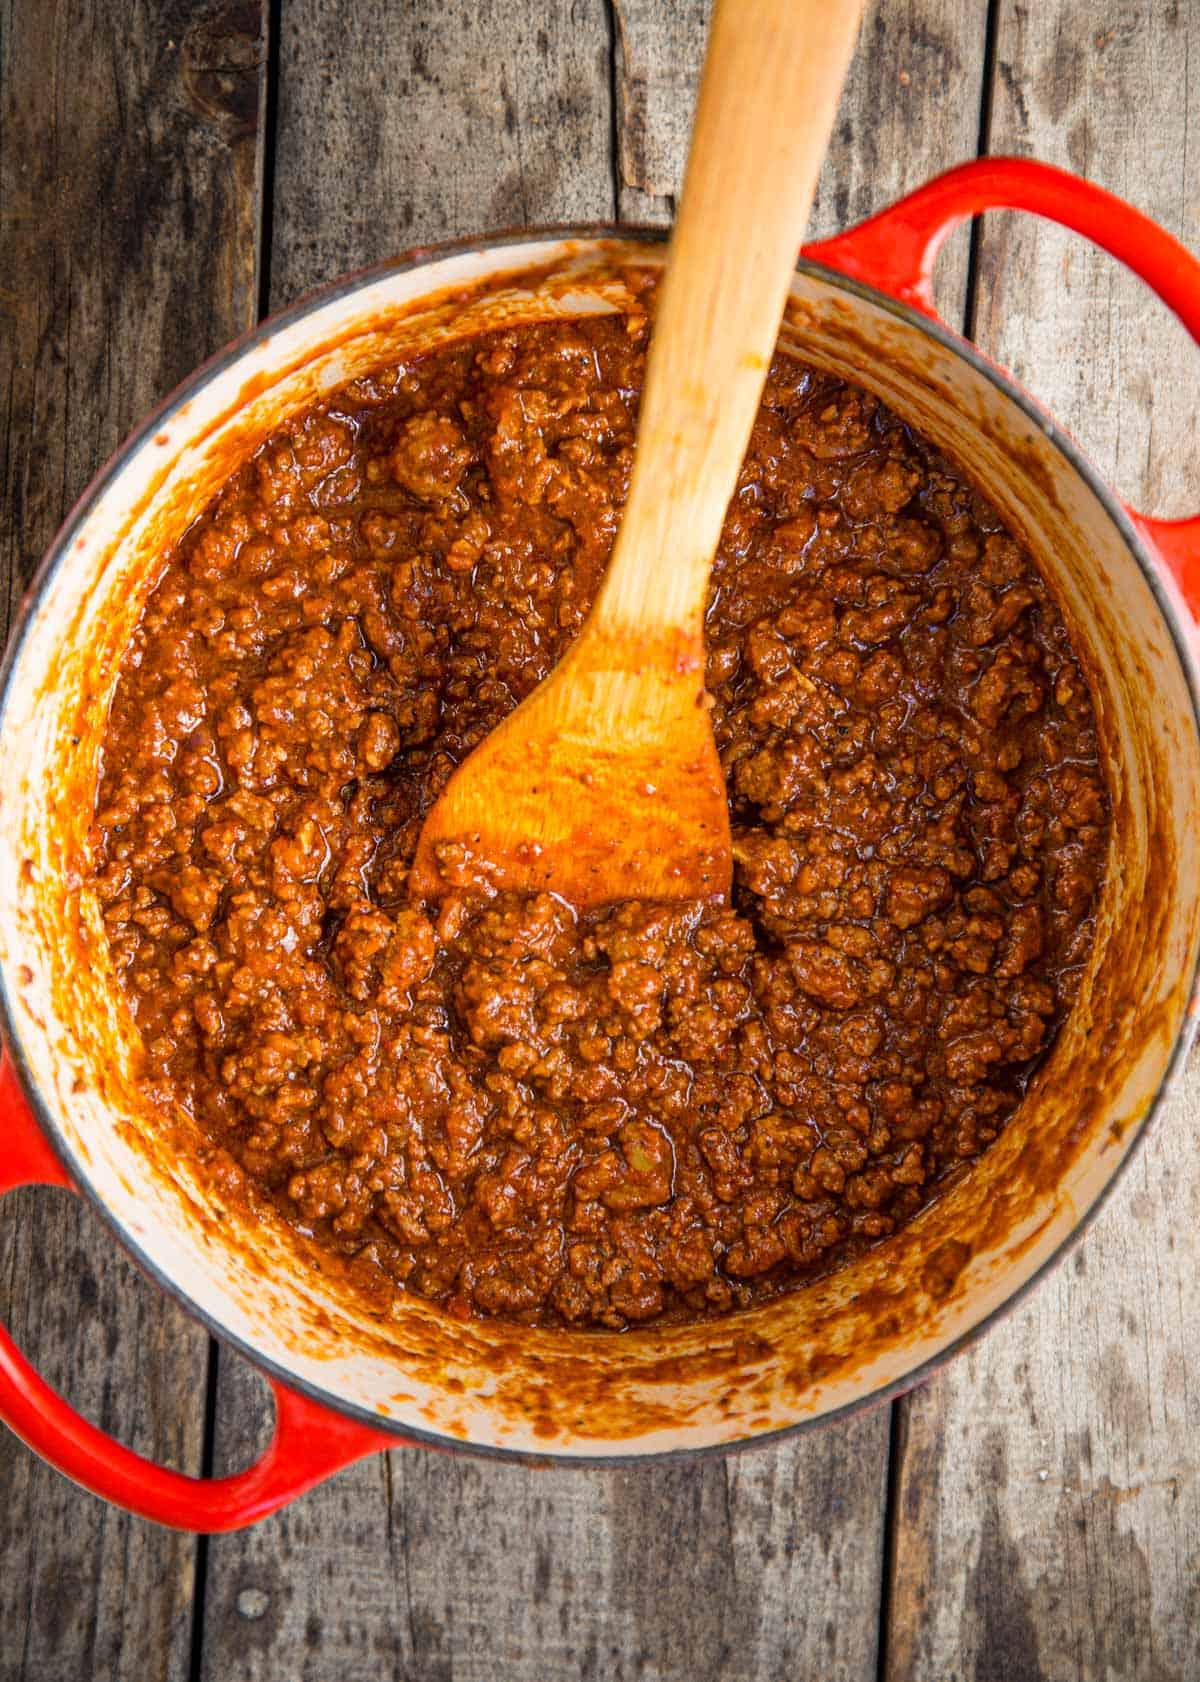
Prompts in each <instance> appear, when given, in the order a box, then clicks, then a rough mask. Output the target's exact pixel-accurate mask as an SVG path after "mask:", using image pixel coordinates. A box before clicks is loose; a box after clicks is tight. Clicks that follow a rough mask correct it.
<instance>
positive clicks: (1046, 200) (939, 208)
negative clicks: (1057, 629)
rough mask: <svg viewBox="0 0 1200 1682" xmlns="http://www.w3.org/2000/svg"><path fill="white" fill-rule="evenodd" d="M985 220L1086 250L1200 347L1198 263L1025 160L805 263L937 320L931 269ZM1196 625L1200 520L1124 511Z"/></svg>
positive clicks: (981, 161)
mask: <svg viewBox="0 0 1200 1682" xmlns="http://www.w3.org/2000/svg"><path fill="white" fill-rule="evenodd" d="M984 210H1027V211H1030V212H1031V213H1032V214H1033V215H1035V216H1045V217H1047V218H1048V219H1049V220H1050V221H1051V222H1058V223H1059V224H1060V225H1061V226H1062V227H1064V228H1070V229H1072V230H1073V231H1074V232H1075V233H1077V234H1083V235H1084V237H1085V238H1086V239H1090V240H1092V241H1093V242H1094V243H1095V244H1096V245H1099V246H1101V247H1102V248H1103V249H1104V250H1105V251H1107V252H1109V254H1110V255H1111V256H1113V257H1116V258H1117V259H1118V260H1119V261H1120V262H1122V263H1124V264H1125V265H1126V267H1127V268H1130V269H1132V270H1133V272H1134V274H1136V275H1138V276H1140V278H1141V279H1142V280H1144V281H1145V282H1146V284H1147V286H1149V287H1150V288H1151V289H1152V290H1153V291H1154V292H1157V294H1158V296H1159V297H1160V298H1161V299H1162V301H1163V303H1164V304H1166V305H1167V306H1168V307H1169V308H1170V309H1172V310H1174V312H1175V314H1176V315H1177V316H1178V317H1179V319H1180V321H1181V322H1182V323H1183V325H1184V326H1185V327H1186V328H1187V330H1188V332H1189V333H1190V334H1191V335H1192V337H1193V339H1195V340H1196V341H1197V342H1198V343H1200V261H1198V260H1197V259H1196V258H1195V257H1194V256H1193V255H1192V253H1191V252H1190V251H1189V250H1188V249H1187V247H1186V246H1184V245H1181V244H1180V242H1179V241H1178V240H1177V239H1175V237H1174V236H1173V235H1172V234H1169V233H1167V231H1166V229H1165V228H1160V227H1159V226H1158V224H1157V223H1156V222H1152V221H1151V220H1150V218H1149V217H1148V216H1143V214H1142V213H1141V211H1140V210H1135V209H1134V208H1133V206H1132V205H1129V204H1126V203H1125V201H1124V199H1119V198H1117V197H1116V196H1115V195H1114V194H1113V193H1108V192H1105V190H1104V188H1103V187H1097V186H1094V185H1093V183H1092V182H1090V181H1084V180H1083V179H1082V177H1080V176H1078V175H1072V174H1070V173H1069V172H1068V171H1067V170H1065V169H1056V168H1055V167H1054V166H1053V165H1052V164H1043V163H1036V162H1034V161H1032V160H1031V159H1028V158H976V159H973V160H972V161H971V162H970V163H965V164H959V165H958V167H957V168H956V169H950V170H947V171H946V173H945V174H944V175H938V176H935V177H934V179H933V180H932V181H928V182H926V184H925V185H924V186H923V187H918V188H917V190H916V192H915V193H909V194H908V195H907V196H906V197H905V198H902V199H897V201H896V203H895V204H893V205H889V206H888V208H887V209H886V210H881V211H879V212H878V214H877V215H875V216H869V217H868V218H867V219H866V221H865V222H859V223H858V224H857V225H856V226H855V227H853V228H848V229H847V230H846V232H845V233H841V234H836V235H834V237H833V238H832V239H826V240H819V241H817V242H816V243H815V244H813V245H808V246H806V247H805V248H804V256H806V257H809V258H811V259H812V260H813V261H814V262H818V263H824V264H826V265H827V266H828V267H829V268H831V269H837V270H838V271H839V272H840V273H841V274H844V275H849V276H850V277H851V278H852V279H855V280H861V281H865V282H866V284H867V285H869V286H873V287H875V288H876V289H877V290H879V291H881V292H887V293H888V294H889V295H890V296H891V297H893V298H896V299H898V300H899V301H900V302H902V303H905V304H909V305H911V306H912V308H913V309H917V310H920V311H921V313H922V314H923V315H927V316H930V317H932V318H933V319H934V320H935V321H936V320H938V319H939V317H938V314H937V310H936V308H935V306H934V302H933V287H932V281H933V268H934V264H935V263H936V261H937V255H938V252H939V251H940V250H941V248H942V244H943V242H944V240H945V239H946V236H947V235H948V234H950V233H951V232H952V231H953V230H954V229H955V228H956V227H958V225H959V224H960V223H961V222H965V221H967V220H968V219H969V218H970V217H973V216H978V215H979V214H980V213H981V212H982V211H984ZM1127 512H1128V514H1129V517H1130V519H1131V520H1132V521H1133V523H1134V525H1135V527H1136V528H1137V530H1138V532H1139V534H1140V535H1141V537H1142V538H1143V539H1144V540H1145V541H1146V543H1147V544H1148V545H1149V547H1150V548H1151V549H1152V550H1153V551H1154V553H1155V554H1156V555H1157V556H1158V558H1159V560H1160V561H1162V563H1163V565H1164V566H1165V568H1166V569H1167V571H1168V572H1169V573H1170V574H1171V576H1172V577H1173V578H1174V579H1175V582H1176V584H1177V585H1178V586H1179V589H1180V591H1181V593H1182V595H1183V598H1184V600H1185V601H1186V602H1187V605H1188V607H1189V608H1190V609H1191V611H1192V614H1193V616H1194V617H1195V618H1197V619H1200V516H1192V517H1191V518H1188V519H1183V520H1156V519H1153V518H1151V516H1149V515H1147V514H1141V513H1139V512H1138V511H1137V510H1136V509H1133V508H1130V509H1128V510H1127Z"/></svg>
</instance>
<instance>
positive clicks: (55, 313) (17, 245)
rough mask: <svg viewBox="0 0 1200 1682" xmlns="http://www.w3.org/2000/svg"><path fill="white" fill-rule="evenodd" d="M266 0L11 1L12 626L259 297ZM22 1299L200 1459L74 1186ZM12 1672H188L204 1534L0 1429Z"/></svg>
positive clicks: (8, 511) (2, 1617) (3, 1662)
mask: <svg viewBox="0 0 1200 1682" xmlns="http://www.w3.org/2000/svg"><path fill="white" fill-rule="evenodd" d="M260 37H261V15H260V8H259V5H258V4H257V0H199V3H193V0H165V3H164V0H140V3H138V4H130V3H128V0H92V3H90V4H84V3H83V0H54V3H51V0H46V3H44V4H40V5H30V4H23V5H13V4H11V3H10V4H5V5H4V6H3V7H2V8H0V51H2V54H3V57H2V61H0V238H2V241H3V252H4V258H5V261H4V272H3V275H2V276H0V382H2V383H0V389H2V390H3V393H4V401H3V406H2V407H0V482H2V484H3V499H2V510H3V512H2V517H0V625H6V624H7V620H8V615H9V611H10V608H11V605H12V603H13V601H14V600H15V598H16V597H17V595H18V594H19V592H20V591H21V589H22V588H23V586H24V584H25V583H26V582H27V581H28V578H29V575H30V572H31V570H32V568H33V566H34V564H35V563H36V561H37V559H38V557H39V556H40V554H41V553H42V551H43V549H44V548H45V547H46V545H47V543H48V542H49V540H50V538H51V537H52V535H53V532H54V529H55V527H56V526H57V524H58V523H59V521H60V520H61V519H62V517H63V515H64V513H65V512H66V509H67V506H68V505H69V503H70V502H71V501H72V500H73V498H74V497H75V496H76V495H77V494H78V493H79V492H80V491H81V490H82V489H83V487H84V485H85V484H86V482H87V480H88V478H89V477H90V476H91V474H92V473H93V472H94V471H95V470H96V468H97V467H98V466H99V465H100V463H101V462H102V461H103V460H104V458H105V457H106V456H107V455H108V454H109V453H110V452H111V451H112V450H113V449H114V448H115V447H116V445H117V444H118V442H119V441H120V439H121V437H122V436H123V434H124V433H125V432H126V431H127V430H128V429H129V427H130V426H132V425H133V423H134V422H135V421H136V420H137V419H138V418H139V417H140V416H141V415H142V414H143V413H144V412H145V411H146V409H148V408H149V407H150V406H151V404H152V403H154V402H155V401H156V400H157V399H158V398H159V397H160V396H162V395H163V394H164V393H165V392H166V391H167V390H169V389H170V387H171V386H172V385H173V384H175V383H176V381H177V380H179V379H180V378H181V377H182V376H183V375H184V374H185V373H187V372H188V370H189V369H190V368H192V367H193V366H194V365H195V364H196V363H197V362H198V361H200V360H201V358H203V357H204V356H205V355H207V354H208V353H209V352H210V351H212V350H213V349H215V348H216V347H217V346H218V345H219V344H221V343H222V342H223V341H224V340H225V339H228V338H229V337H231V336H232V335H233V334H235V333H237V332H239V331H240V330H241V329H242V328H244V327H245V326H246V325H248V324H249V323H250V322H251V321H252V320H253V317H254V308H255V298H256V273H255V264H256V254H255V245H256V231H257V224H258V218H257V209H256V183H257V178H258V167H259V166H258V149H257V131H258V112H259V109H260V82H261V76H260V59H261V39H260ZM0 1315H2V1316H3V1318H4V1320H5V1322H6V1323H7V1324H8V1325H9V1326H10V1327H11V1328H12V1330H13V1332H14V1335H15V1336H16V1337H17V1339H18V1340H19V1342H20V1343H21V1345H22V1347H23V1348H24V1349H25V1350H26V1352H27V1353H28V1354H29V1356H30V1357H31V1358H32V1359H33V1360H34V1361H35V1362H36V1363H37V1365H38V1366H39V1368H40V1369H41V1371H42V1372H43V1373H44V1374H45V1375H46V1377H47V1378H48V1379H49V1380H50V1382H51V1383H53V1384H55V1385H57V1386H58V1387H59V1388H60V1389H62V1390H64V1391H65V1393H66V1394H67V1395H68V1396H69V1397H70V1398H71V1400H72V1401H74V1402H76V1403H77V1404H78V1405H79V1406H80V1407H81V1408H82V1409H83V1411H84V1412H85V1413H86V1414H87V1415H88V1416H89V1417H90V1418H92V1419H94V1420H96V1421H98V1422H99V1423H101V1424H102V1425H104V1426H105V1427H106V1428H108V1429H110V1430H112V1431H113V1432H115V1433H116V1434H117V1435H118V1436H119V1437H120V1438H121V1439H122V1440H123V1441H126V1442H129V1443H132V1444H133V1446H135V1447H136V1448H138V1449H140V1450H141V1451H142V1452H144V1453H147V1454H152V1455H154V1456H155V1457H156V1458H160V1459H163V1460H165V1461H167V1462H168V1463H170V1464H172V1465H177V1466H182V1467H185V1468H188V1469H191V1470H198V1468H199V1463H200V1454H201V1438H202V1429H203V1394H204V1374H205V1367H206V1359H207V1347H208V1340H207V1338H206V1337H205V1336H204V1334H203V1333H201V1332H200V1331H199V1330H198V1329H197V1328H196V1327H194V1326H193V1325H192V1324H191V1323H190V1322H188V1321H186V1320H185V1319H184V1317H183V1316H182V1315H181V1314H180V1313H178V1312H177V1311H176V1310H175V1309H174V1308H173V1307H172V1306H171V1305H169V1304H168V1303H167V1301H166V1300H165V1299H164V1298H163V1296H162V1295H161V1293H160V1292H158V1291H157V1290H156V1289H155V1288H154V1287H153V1286H151V1285H149V1284H147V1283H146V1282H145V1281H143V1280H142V1279H141V1278H140V1276H139V1275H138V1274H137V1273H136V1272H135V1270H134V1268H133V1267H132V1265H131V1264H130V1263H129V1262H127V1261H126V1260H125V1258H124V1257H123V1256H121V1255H120V1254H118V1253H117V1252H116V1250H115V1247H114V1244H113V1241H112V1239H111V1238H110V1237H109V1235H108V1233H107V1231H105V1230H103V1229H102V1228H101V1227H100V1225H99V1224H98V1222H97V1221H96V1220H95V1219H94V1218H93V1217H92V1216H91V1215H89V1214H88V1213H87V1212H85V1211H84V1210H82V1209H81V1208H80V1207H79V1206H78V1205H77V1203H76V1201H75V1200H74V1199H73V1198H69V1197H67V1196H65V1195H64V1194H61V1193H53V1194H52V1193H48V1192H40V1193H39V1192H26V1193H22V1194H19V1195H16V1196H13V1197H11V1198H9V1199H7V1200H6V1201H5V1203H4V1207H3V1212H2V1218H0ZM0 1489H2V1490H3V1492H4V1504H3V1512H2V1513H0V1677H3V1678H4V1679H5V1682H9V1679H12V1682H16V1679H17V1678H20V1679H22V1682H61V1679H62V1678H64V1677H74V1676H89V1675H95V1676H97V1677H105V1678H113V1679H118V1678H131V1679H136V1682H141V1679H143V1678H156V1677H167V1676H171V1677H175V1676H184V1675H186V1674H187V1667H188V1648H189V1640H190V1620H191V1597H192V1585H193V1578H194V1560H195V1547H196V1544H195V1542H194V1540H193V1539H191V1538H188V1537H181V1536H176V1535H172V1534H169V1533H167V1532H164V1531H159V1530H154V1529H151V1528H150V1527H149V1526H146V1525H143V1524H141V1523H139V1522H137V1521H133V1520H130V1519H128V1518H126V1517H125V1516H124V1515H121V1514H118V1513H116V1512H115V1511H114V1510H112V1509H110V1508H106V1507H104V1506H103V1505H102V1504H101V1503H100V1502H98V1501H95V1500H93V1498H92V1497H91V1496H87V1495H84V1494H83V1493H82V1492H81V1491H79V1490H78V1489H76V1488H75V1487H74V1486H73V1485H71V1484H69V1483H67V1482H66V1481H65V1480H64V1479H63V1478H61V1477H59V1476H58V1474H57V1473H54V1472H51V1471H50V1470H49V1469H48V1468H47V1467H46V1466H44V1465H43V1464H41V1462H39V1461H37V1460H35V1459H34V1457H33V1456H32V1455H31V1454H29V1453H28V1451H27V1450H26V1449H25V1448H24V1447H22V1446H21V1445H20V1444H18V1443H17V1442H16V1441H15V1439H13V1438H12V1437H10V1436H8V1435H7V1434H6V1433H5V1434H3V1435H2V1436H0Z"/></svg>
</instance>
